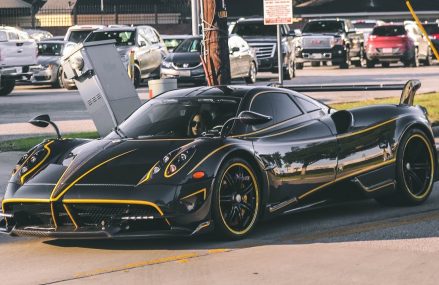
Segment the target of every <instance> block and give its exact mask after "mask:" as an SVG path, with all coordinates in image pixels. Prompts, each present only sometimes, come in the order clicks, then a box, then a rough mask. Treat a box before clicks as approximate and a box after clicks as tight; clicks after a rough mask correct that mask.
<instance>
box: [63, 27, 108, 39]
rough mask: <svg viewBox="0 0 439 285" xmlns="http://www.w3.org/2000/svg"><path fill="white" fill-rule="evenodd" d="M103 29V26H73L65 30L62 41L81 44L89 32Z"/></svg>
mask: <svg viewBox="0 0 439 285" xmlns="http://www.w3.org/2000/svg"><path fill="white" fill-rule="evenodd" d="M103 28H105V26H103V25H75V26H72V27H70V28H68V29H67V33H66V34H65V36H64V41H66V42H73V43H82V42H83V41H84V40H85V39H86V38H87V37H88V35H89V34H90V33H91V32H93V31H95V30H97V29H103Z"/></svg>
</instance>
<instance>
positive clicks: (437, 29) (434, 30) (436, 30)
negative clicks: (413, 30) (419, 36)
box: [423, 24, 439, 35]
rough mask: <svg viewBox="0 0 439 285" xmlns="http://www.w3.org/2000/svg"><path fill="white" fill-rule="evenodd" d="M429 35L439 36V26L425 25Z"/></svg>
mask: <svg viewBox="0 0 439 285" xmlns="http://www.w3.org/2000/svg"><path fill="white" fill-rule="evenodd" d="M423 26H424V29H425V31H426V32H427V34H429V35H432V34H439V25H438V24H426V25H423Z"/></svg>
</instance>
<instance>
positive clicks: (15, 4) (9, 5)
mask: <svg viewBox="0 0 439 285" xmlns="http://www.w3.org/2000/svg"><path fill="white" fill-rule="evenodd" d="M31 7H32V5H31V4H29V3H26V2H24V1H23V0H1V1H0V9H17V8H31Z"/></svg>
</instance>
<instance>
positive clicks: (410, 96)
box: [399, 80, 421, 106]
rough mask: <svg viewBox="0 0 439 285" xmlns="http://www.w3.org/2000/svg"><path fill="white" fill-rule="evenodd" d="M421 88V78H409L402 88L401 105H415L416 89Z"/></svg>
mask: <svg viewBox="0 0 439 285" xmlns="http://www.w3.org/2000/svg"><path fill="white" fill-rule="evenodd" d="M419 88H421V81H419V80H409V81H407V83H406V84H405V85H404V89H402V93H401V99H400V100H399V104H400V105H410V106H412V105H413V101H414V99H415V95H416V91H418V90H419Z"/></svg>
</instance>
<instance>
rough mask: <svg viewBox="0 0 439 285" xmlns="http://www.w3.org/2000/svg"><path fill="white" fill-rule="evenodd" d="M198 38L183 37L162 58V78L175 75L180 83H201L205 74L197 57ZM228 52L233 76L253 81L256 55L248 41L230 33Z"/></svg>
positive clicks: (254, 80) (199, 53)
mask: <svg viewBox="0 0 439 285" xmlns="http://www.w3.org/2000/svg"><path fill="white" fill-rule="evenodd" d="M201 41H202V38H201V37H191V38H189V39H186V40H184V41H183V42H182V43H181V44H180V45H179V46H178V47H177V48H176V49H175V50H174V52H173V53H171V54H169V55H168V56H167V57H166V58H165V59H164V60H163V63H162V66H161V69H160V76H161V78H177V79H178V80H179V81H180V82H192V83H196V84H204V83H205V81H206V76H205V73H204V68H203V65H202V63H201V58H200V55H201ZM229 52H230V56H229V58H230V73H231V77H232V79H236V78H244V79H245V81H246V82H247V83H254V82H256V74H257V72H258V64H257V58H256V54H255V52H254V50H253V49H252V48H250V46H249V45H248V44H247V42H246V41H245V40H244V39H243V38H241V37H239V36H236V35H232V36H230V37H229Z"/></svg>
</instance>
